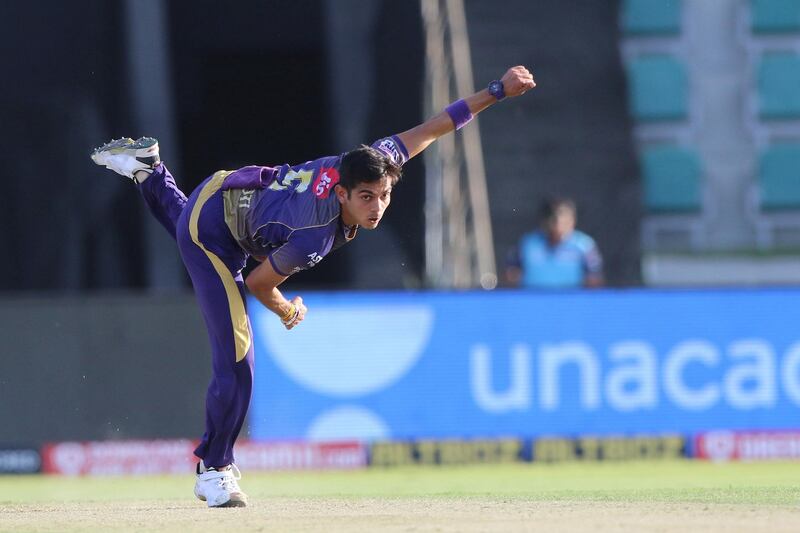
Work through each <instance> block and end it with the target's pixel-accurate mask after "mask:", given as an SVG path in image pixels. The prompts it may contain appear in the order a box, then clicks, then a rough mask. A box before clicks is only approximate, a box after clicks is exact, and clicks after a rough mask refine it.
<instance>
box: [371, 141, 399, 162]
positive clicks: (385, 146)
mask: <svg viewBox="0 0 800 533" xmlns="http://www.w3.org/2000/svg"><path fill="white" fill-rule="evenodd" d="M376 148H377V149H378V150H380V151H381V152H383V153H384V154H386V155H388V156H389V157H390V158H391V159H392V161H394V162H395V163H401V162H402V161H403V155H402V154H401V153H400V148H398V147H397V143H395V142H394V139H392V138H391V137H386V138H385V139H381V140H380V141H379V142H378V145H377V146H376Z"/></svg>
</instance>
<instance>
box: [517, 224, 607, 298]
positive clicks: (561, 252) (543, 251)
mask: <svg viewBox="0 0 800 533" xmlns="http://www.w3.org/2000/svg"><path fill="white" fill-rule="evenodd" d="M519 267H520V268H521V269H522V285H523V286H524V287H539V288H568V287H582V286H583V285H584V282H585V280H586V277H587V275H598V276H599V275H600V274H601V272H602V269H603V261H602V258H601V256H600V251H599V250H598V249H597V245H596V244H595V242H594V239H592V238H591V237H589V236H588V235H587V234H585V233H583V232H581V231H578V230H575V231H573V232H572V233H571V234H570V235H569V236H568V237H566V238H565V239H564V240H562V241H561V242H560V243H558V244H556V245H555V246H552V245H551V244H550V241H549V240H548V239H547V236H546V235H545V234H544V233H543V232H541V231H535V232H532V233H528V234H526V235H525V236H523V238H522V240H521V242H520V246H519Z"/></svg>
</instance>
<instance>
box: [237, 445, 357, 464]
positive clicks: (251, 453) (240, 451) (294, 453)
mask: <svg viewBox="0 0 800 533" xmlns="http://www.w3.org/2000/svg"><path fill="white" fill-rule="evenodd" d="M234 451H235V453H236V464H237V465H238V466H239V467H240V468H241V469H242V470H248V471H256V470H329V469H351V468H362V467H365V466H367V447H366V446H365V445H364V444H362V443H360V442H355V441H353V442H330V443H316V442H258V441H247V442H241V443H237V444H236V448H235V449H234Z"/></svg>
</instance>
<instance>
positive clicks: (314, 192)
mask: <svg viewBox="0 0 800 533" xmlns="http://www.w3.org/2000/svg"><path fill="white" fill-rule="evenodd" d="M372 147H373V148H377V149H378V150H381V151H382V152H383V153H385V154H386V155H387V156H389V157H391V158H392V160H393V161H394V162H395V163H397V164H399V165H403V164H404V163H405V162H406V161H408V151H407V150H406V147H405V146H403V143H402V141H401V140H400V139H399V138H398V137H397V136H395V135H393V136H391V137H385V138H383V139H380V140H378V141H376V142H374V143H373V144H372ZM341 163H342V156H330V157H322V158H320V159H315V160H313V161H306V162H305V163H303V164H300V165H295V166H289V165H282V166H280V167H275V168H272V167H261V166H248V167H244V168H240V169H239V170H236V171H234V172H232V173H231V174H229V175H228V176H227V177H226V178H225V183H224V184H223V186H222V189H223V191H224V192H223V198H224V203H225V222H226V223H227V225H228V227H229V228H230V230H231V233H232V234H233V236H234V238H235V239H236V240H237V241H238V243H239V246H241V247H242V249H243V250H244V251H245V252H247V253H248V254H250V255H252V256H255V257H259V258H261V257H266V258H268V259H269V261H270V263H271V264H272V268H274V269H275V272H277V273H278V274H281V275H283V276H289V275H291V274H294V273H295V272H298V271H300V270H305V269H307V268H311V267H313V266H314V265H316V264H317V263H319V262H320V261H322V258H323V257H325V256H326V255H328V254H329V253H330V252H332V251H333V250H335V249H337V248H339V247H340V246H342V245H343V244H345V243H347V242H348V241H350V240H351V239H352V238H353V237H354V236H355V229H356V228H352V230H351V231H350V233H349V234H347V231H346V230H347V229H346V228H345V226H344V224H342V221H341V216H340V214H341V208H340V206H339V200H337V198H336V195H335V194H332V192H333V187H334V185H336V183H338V181H339V167H340V165H341Z"/></svg>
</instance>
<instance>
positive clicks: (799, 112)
mask: <svg viewBox="0 0 800 533" xmlns="http://www.w3.org/2000/svg"><path fill="white" fill-rule="evenodd" d="M799 3H800V2H799ZM758 102H759V104H758V109H759V115H760V117H761V118H764V119H795V118H800V55H797V54H795V53H792V52H770V53H766V54H764V55H763V56H762V57H761V61H760V64H759V66H758Z"/></svg>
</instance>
